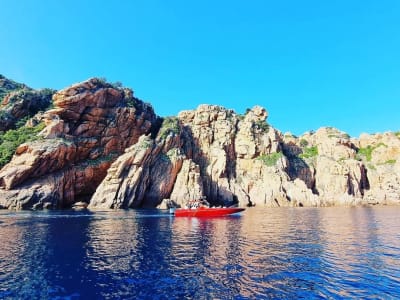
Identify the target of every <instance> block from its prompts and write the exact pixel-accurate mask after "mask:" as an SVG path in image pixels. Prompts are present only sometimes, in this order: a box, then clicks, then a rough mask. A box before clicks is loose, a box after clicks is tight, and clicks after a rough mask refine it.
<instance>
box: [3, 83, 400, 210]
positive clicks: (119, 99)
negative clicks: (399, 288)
mask: <svg viewBox="0 0 400 300" xmlns="http://www.w3.org/2000/svg"><path fill="white" fill-rule="evenodd" d="M0 79H1V78H0ZM53 99H54V105H55V107H54V109H51V110H48V111H47V112H45V113H44V114H38V115H36V116H35V118H33V119H31V120H30V124H32V125H34V124H37V123H38V122H45V124H46V127H45V129H44V130H43V131H42V132H41V133H40V135H41V136H42V139H41V140H39V141H36V142H30V143H25V144H22V145H20V146H19V147H18V148H17V150H16V152H15V155H14V157H13V159H12V161H11V162H10V163H9V164H7V165H6V166H5V167H4V168H3V169H2V170H0V207H8V208H15V209H21V208H32V207H34V208H37V209H40V208H42V207H51V208H57V207H71V206H73V205H74V203H76V202H77V201H82V202H83V203H89V208H91V209H109V208H128V207H130V208H136V207H157V206H159V207H160V206H161V207H167V204H166V203H167V202H166V201H163V199H169V201H170V202H174V203H175V204H177V205H184V204H185V203H186V202H187V201H189V200H192V199H196V198H202V197H204V196H205V197H206V198H207V200H208V201H209V202H210V203H211V204H212V205H226V206H229V205H239V206H253V205H257V206H260V205H261V206H328V205H372V204H400V138H399V134H398V133H396V134H395V133H384V134H375V135H366V134H364V135H361V136H360V138H359V139H356V138H350V137H349V136H348V135H347V134H346V133H344V132H342V131H339V130H337V129H335V128H331V127H324V128H320V129H319V130H317V131H316V132H308V133H305V134H304V135H302V136H300V137H296V136H294V135H292V134H290V133H286V134H284V135H283V134H282V133H281V132H280V131H278V130H276V129H275V128H273V127H271V126H270V125H268V123H267V117H268V113H267V111H266V110H265V109H264V108H262V107H259V106H256V107H254V108H252V109H249V110H248V111H247V112H246V114H245V115H244V116H242V115H238V114H236V113H235V112H234V111H232V110H229V109H225V108H223V107H220V106H214V105H200V106H199V107H198V108H197V109H196V110H192V111H183V112H181V113H179V115H178V117H171V118H164V120H163V122H162V125H161V128H160V130H159V131H158V133H157V135H156V136H155V137H154V135H155V134H156V132H157V130H158V128H159V127H160V124H161V123H160V121H161V118H158V117H157V116H156V115H155V114H154V112H153V110H152V108H151V107H150V106H149V105H147V104H145V103H143V102H141V101H140V100H138V99H136V98H134V97H133V93H132V91H131V90H128V89H122V88H116V87H114V86H112V85H110V84H107V83H105V82H103V81H102V80H99V79H91V80H88V81H85V82H83V83H80V84H77V85H74V86H72V87H70V88H67V89H65V90H62V91H59V92H58V93H56V94H55V95H54V97H53ZM6 102H7V101H6ZM7 105H8V104H7Z"/></svg>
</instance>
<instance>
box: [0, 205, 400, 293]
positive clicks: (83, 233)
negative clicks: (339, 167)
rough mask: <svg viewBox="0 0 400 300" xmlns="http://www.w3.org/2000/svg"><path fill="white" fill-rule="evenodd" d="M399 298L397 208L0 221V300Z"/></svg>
mask: <svg viewBox="0 0 400 300" xmlns="http://www.w3.org/2000/svg"><path fill="white" fill-rule="evenodd" d="M399 297H400V208H399V207H381V208H379V207H378V208H318V209H317V208H315V209H314V208H297V209H285V208H280V209H261V208H254V209H247V210H246V211H245V212H244V213H243V214H242V215H240V216H232V217H225V218H212V219H196V218H174V217H171V216H169V215H167V214H165V213H160V212H157V211H118V212H96V213H89V212H65V211H62V212H17V213H16V212H9V211H0V299H182V298H186V299H269V298H296V299H297V298H307V299H308V298H332V299H334V298H346V299H347V298H384V299H386V298H389V299H390V298H399Z"/></svg>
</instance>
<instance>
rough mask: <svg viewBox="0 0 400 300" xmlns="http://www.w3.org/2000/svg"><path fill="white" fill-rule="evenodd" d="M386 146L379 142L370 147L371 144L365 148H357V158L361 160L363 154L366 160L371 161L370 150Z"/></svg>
mask: <svg viewBox="0 0 400 300" xmlns="http://www.w3.org/2000/svg"><path fill="white" fill-rule="evenodd" d="M381 146H382V147H387V145H385V144H384V143H379V144H378V145H376V146H374V147H372V146H371V145H368V146H367V147H365V148H359V149H358V150H357V159H359V160H361V159H362V157H363V156H364V157H365V159H366V160H367V161H371V159H372V151H374V150H375V149H376V148H378V147H381Z"/></svg>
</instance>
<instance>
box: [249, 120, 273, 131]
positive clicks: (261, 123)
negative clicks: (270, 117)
mask: <svg viewBox="0 0 400 300" xmlns="http://www.w3.org/2000/svg"><path fill="white" fill-rule="evenodd" d="M253 126H254V127H255V128H256V129H261V131H263V132H267V131H268V130H269V125H268V123H267V122H266V121H262V120H258V121H257V122H255V123H254V125H253Z"/></svg>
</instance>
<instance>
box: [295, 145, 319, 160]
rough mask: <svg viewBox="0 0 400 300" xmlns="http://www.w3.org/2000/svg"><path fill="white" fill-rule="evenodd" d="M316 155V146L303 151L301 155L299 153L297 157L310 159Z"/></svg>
mask: <svg viewBox="0 0 400 300" xmlns="http://www.w3.org/2000/svg"><path fill="white" fill-rule="evenodd" d="M317 155H318V148H317V146H313V147H308V148H305V149H303V153H301V154H300V155H299V156H300V158H312V157H315V156H317Z"/></svg>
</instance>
